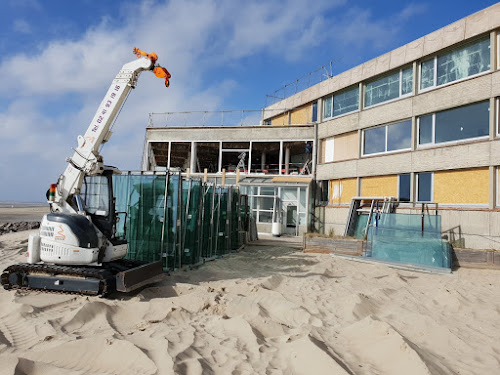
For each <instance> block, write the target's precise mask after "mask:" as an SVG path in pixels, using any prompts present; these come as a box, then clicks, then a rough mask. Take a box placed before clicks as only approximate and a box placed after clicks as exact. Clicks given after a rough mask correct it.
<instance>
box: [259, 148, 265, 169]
mask: <svg viewBox="0 0 500 375" xmlns="http://www.w3.org/2000/svg"><path fill="white" fill-rule="evenodd" d="M260 169H261V170H264V169H266V152H265V151H262V156H261V157H260Z"/></svg>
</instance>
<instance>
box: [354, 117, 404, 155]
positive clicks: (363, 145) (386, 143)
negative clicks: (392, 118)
mask: <svg viewBox="0 0 500 375" xmlns="http://www.w3.org/2000/svg"><path fill="white" fill-rule="evenodd" d="M408 121H410V132H411V119H406V120H402V121H398V122H392V123H390V124H384V125H378V126H373V127H371V128H366V129H363V131H362V132H361V157H367V156H376V155H386V154H393V153H396V152H403V151H409V150H411V139H410V144H409V146H408V147H406V148H400V149H397V150H390V151H388V150H387V148H388V144H389V127H390V126H393V125H398V124H402V123H404V122H408ZM382 127H384V128H385V145H384V150H385V151H380V152H372V153H369V154H367V153H365V132H366V131H367V130H372V129H376V128H382Z"/></svg>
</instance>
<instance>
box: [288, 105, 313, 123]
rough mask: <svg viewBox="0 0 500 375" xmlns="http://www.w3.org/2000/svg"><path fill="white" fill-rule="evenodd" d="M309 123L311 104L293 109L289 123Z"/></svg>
mask: <svg viewBox="0 0 500 375" xmlns="http://www.w3.org/2000/svg"><path fill="white" fill-rule="evenodd" d="M309 123H311V105H307V106H304V107H301V108H297V109H294V110H293V111H292V113H291V116H290V125H304V124H309Z"/></svg>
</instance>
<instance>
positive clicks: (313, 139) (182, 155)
mask: <svg viewBox="0 0 500 375" xmlns="http://www.w3.org/2000/svg"><path fill="white" fill-rule="evenodd" d="M499 45H500V4H496V5H493V6H491V7H489V8H487V9H484V10H482V11H480V12H477V13H475V14H473V15H470V16H468V17H466V18H464V19H461V20H459V21H457V22H455V23H453V24H451V25H449V26H446V27H444V28H442V29H440V30H437V31H435V32H433V33H431V34H428V35H426V36H424V37H422V38H420V39H417V40H415V41H413V42H411V43H408V44H406V45H404V46H402V47H400V48H397V49H395V50H393V51H391V52H389V53H386V54H384V55H382V56H380V57H378V58H375V59H373V60H370V61H368V62H366V63H364V64H362V65H359V66H356V67H354V68H352V69H350V70H348V71H345V72H343V73H341V74H338V75H336V76H333V77H329V78H328V79H326V80H323V81H322V82H320V83H318V84H316V85H314V86H312V87H309V88H306V89H304V90H302V91H300V92H297V93H295V94H294V95H292V96H290V97H287V98H284V99H283V100H280V101H278V102H276V103H274V104H272V105H270V106H268V107H266V108H265V109H264V110H263V111H262V116H261V121H260V126H250V127H227V126H223V127H203V128H196V127H190V128H186V127H175V126H173V127H172V126H168V127H156V126H154V125H150V127H149V128H148V129H147V131H146V145H145V149H144V159H143V168H144V169H146V170H147V169H149V170H151V169H155V168H158V167H180V168H184V169H186V168H190V171H191V172H193V171H194V172H196V173H202V172H203V171H204V169H207V170H208V171H209V172H211V173H213V175H214V176H217V174H220V173H222V171H223V170H225V171H226V172H227V171H232V170H235V169H236V167H237V166H238V163H239V162H240V161H241V155H242V153H245V154H246V155H245V157H246V159H245V160H246V164H244V165H240V168H238V169H240V171H241V172H242V174H243V175H244V176H245V177H246V178H247V182H249V181H251V180H249V178H254V177H255V178H256V177H259V178H262V180H260V183H261V185H258V184H259V182H258V181H255V183H256V184H257V185H252V184H251V183H250V184H247V186H248V187H247V189H248V192H249V195H250V196H254V197H255V200H254V202H255V203H252V204H253V206H252V209H253V210H254V213H258V214H259V217H260V216H261V212H262V218H263V220H266V221H268V222H269V223H270V222H271V221H272V220H274V219H273V218H272V215H270V214H269V212H271V209H270V208H269V205H270V204H269V202H268V201H266V202H267V203H265V202H264V201H265V199H264V198H262V199H261V198H259V197H260V196H261V195H263V194H262V192H263V191H264V192H266V193H264V195H265V194H268V195H273V196H276V197H277V199H278V200H279V199H281V200H283V198H284V197H283V195H282V193H281V190H282V188H283V189H285V188H288V187H290V186H284V185H282V186H279V191H278V190H274V189H272V186H273V185H272V182H271V181H273V179H275V178H276V177H279V178H283V177H287V176H288V178H292V180H289V181H287V182H284V181H283V180H281V183H286V184H293V183H295V184H300V182H292V181H296V179H300V178H304V180H301V181H302V182H303V183H304V182H305V184H306V186H307V189H306V191H307V192H304V193H302V192H301V190H300V188H299V190H298V191H297V193H296V194H297V195H298V197H297V196H295V198H294V199H295V204H296V206H301V205H302V206H303V209H302V210H301V209H300V208H298V209H296V215H295V221H296V222H297V223H298V222H299V221H300V223H301V229H300V231H299V230H296V231H295V233H296V234H300V233H302V232H304V231H306V230H310V229H316V230H319V231H323V232H325V233H331V232H334V233H335V234H342V233H343V231H344V228H345V225H346V220H347V215H348V211H349V204H350V202H351V199H352V198H353V197H356V196H365V197H367V196H371V197H374V196H376V197H386V196H387V197H388V196H390V197H396V198H397V199H398V200H399V202H400V203H399V205H398V208H397V211H398V212H401V213H405V212H408V213H416V212H418V211H419V210H420V209H421V207H422V203H425V204H426V207H431V208H433V209H436V207H437V209H438V213H439V214H440V215H441V221H442V230H443V236H446V237H448V239H449V240H450V241H451V242H452V243H454V244H455V245H456V246H459V247H466V248H478V249H500V197H499V194H500V191H499V190H500V189H499V168H500V122H499V115H498V113H499V106H500V103H499V98H500V58H499V51H500V46H499ZM304 146H306V147H308V148H307V151H306V149H305V148H304ZM176 155H179V158H177V159H176ZM237 157H240V158H239V159H238V158H237ZM306 163H308V164H307V165H306ZM180 164H182V165H180ZM306 166H308V168H305V167H306ZM304 171H305V172H304ZM293 178H295V180H294V179H293ZM307 178H308V179H309V180H311V179H312V180H313V181H312V184H313V185H315V186H314V188H313V186H311V185H309V183H308V182H307V181H308V180H306V179H307ZM278 180H279V179H278ZM244 181H245V180H242V184H244ZM263 181H265V182H263ZM275 183H278V181H276V180H275ZM269 184H271V185H269ZM316 185H317V186H318V187H319V188H320V189H317V188H316ZM253 186H256V188H255V189H254V188H253ZM301 186H302V185H301ZM261 187H262V189H261ZM270 187H271V188H270ZM296 187H297V186H293V187H292V188H296ZM271 190H272V192H271ZM283 191H285V190H283ZM301 194H302V195H303V198H304V202H301V200H300V196H301ZM257 202H258V203H257ZM261 207H265V208H264V209H261ZM275 209H276V206H274V210H275ZM266 210H267V211H266ZM286 210H289V209H288V208H287V209H286ZM286 210H285V211H283V210H282V211H281V217H282V219H281V220H282V221H283V222H284V223H286V219H283V218H284V217H285V218H286V216H287V215H290V211H286ZM293 210H294V209H293V208H292V211H293ZM266 212H267V213H266ZM292 216H293V214H292ZM304 216H305V217H304ZM292 221H293V220H292ZM259 222H260V223H261V224H262V225H265V224H266V222H264V221H259ZM284 225H285V224H284ZM285 227H286V225H285ZM308 227H309V228H308ZM310 227H314V228H310ZM262 228H264V227H262ZM265 228H269V227H265Z"/></svg>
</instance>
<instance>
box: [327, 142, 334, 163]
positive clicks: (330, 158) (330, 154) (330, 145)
mask: <svg viewBox="0 0 500 375" xmlns="http://www.w3.org/2000/svg"><path fill="white" fill-rule="evenodd" d="M333 139H334V138H333V137H331V138H326V139H325V163H330V162H332V161H333V155H334V154H333V150H334V140H333Z"/></svg>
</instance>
